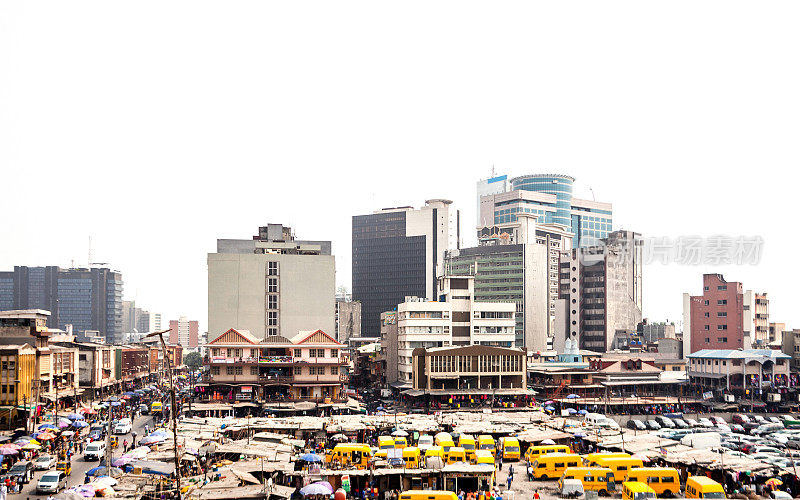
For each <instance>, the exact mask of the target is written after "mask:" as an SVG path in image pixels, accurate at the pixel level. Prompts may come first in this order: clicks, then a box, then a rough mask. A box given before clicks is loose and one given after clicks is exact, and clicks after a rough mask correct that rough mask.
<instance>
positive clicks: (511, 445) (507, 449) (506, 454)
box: [500, 437, 519, 460]
mask: <svg viewBox="0 0 800 500" xmlns="http://www.w3.org/2000/svg"><path fill="white" fill-rule="evenodd" d="M500 450H501V451H502V452H503V460H519V440H518V439H517V438H515V437H502V438H500Z"/></svg>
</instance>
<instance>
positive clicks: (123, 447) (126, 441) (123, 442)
mask: <svg viewBox="0 0 800 500" xmlns="http://www.w3.org/2000/svg"><path fill="white" fill-rule="evenodd" d="M122 452H123V453H127V452H128V440H127V439H125V440H124V441H122Z"/></svg>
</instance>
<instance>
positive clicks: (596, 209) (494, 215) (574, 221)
mask: <svg viewBox="0 0 800 500" xmlns="http://www.w3.org/2000/svg"><path fill="white" fill-rule="evenodd" d="M502 177H503V176H501V177H499V178H502ZM574 182H575V179H574V178H573V177H570V176H568V175H560V174H536V175H523V176H520V177H514V178H513V179H511V180H510V181H507V183H505V184H503V183H502V182H497V183H493V184H492V185H490V184H489V183H488V181H486V184H485V185H482V184H481V182H479V183H478V205H479V206H478V226H479V227H480V226H491V225H492V224H503V223H506V222H512V221H514V220H515V219H516V217H517V215H519V214H533V215H536V216H538V218H539V222H540V223H549V224H560V225H562V226H565V227H566V228H568V231H569V232H571V233H572V235H573V243H574V245H575V246H576V247H580V246H590V245H593V244H596V243H597V241H598V240H600V239H603V238H606V237H607V236H608V234H609V233H610V232H611V225H612V208H611V204H610V203H603V202H599V201H590V200H582V199H579V198H574V197H573V196H572V187H573V183H574ZM502 187H505V188H506V190H505V191H501V190H500V188H502ZM492 189H494V191H492ZM483 192H488V193H490V194H482V193H483Z"/></svg>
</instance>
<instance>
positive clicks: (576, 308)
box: [554, 231, 643, 352]
mask: <svg viewBox="0 0 800 500" xmlns="http://www.w3.org/2000/svg"><path fill="white" fill-rule="evenodd" d="M601 243H602V245H597V246H592V247H583V248H574V249H572V251H570V252H565V253H563V254H562V256H561V262H560V266H561V269H560V280H561V289H560V299H559V301H558V302H559V305H558V306H557V307H556V321H555V323H556V327H555V328H556V330H557V331H561V332H563V334H556V336H555V340H556V343H555V345H554V347H555V348H556V350H558V351H559V352H562V351H563V350H564V348H565V347H568V346H566V341H567V340H569V341H570V342H571V345H572V347H574V346H578V347H579V348H580V349H586V350H590V351H596V352H606V351H608V350H609V349H611V347H612V345H613V341H614V337H615V336H616V335H617V332H620V333H621V332H624V331H627V332H635V331H636V328H637V326H638V324H639V323H640V322H641V321H642V246H643V242H642V239H641V235H639V234H638V233H634V232H632V231H614V232H612V233H611V234H609V235H608V237H607V238H605V239H603V240H602V242H601Z"/></svg>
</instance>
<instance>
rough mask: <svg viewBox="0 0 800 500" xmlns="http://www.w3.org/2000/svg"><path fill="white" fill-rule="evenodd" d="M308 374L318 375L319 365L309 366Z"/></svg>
mask: <svg viewBox="0 0 800 500" xmlns="http://www.w3.org/2000/svg"><path fill="white" fill-rule="evenodd" d="M308 374H309V375H316V374H317V367H316V366H309V367H308Z"/></svg>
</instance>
